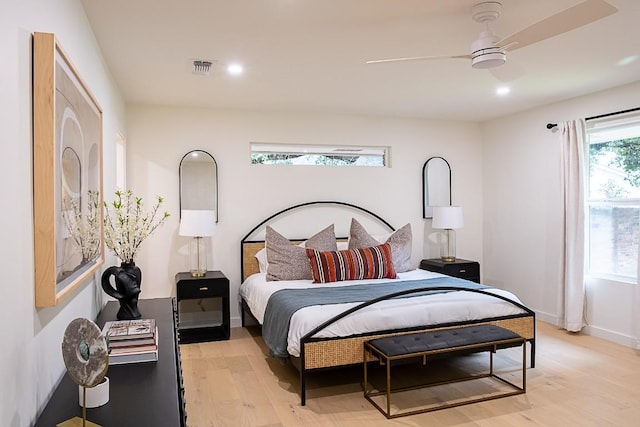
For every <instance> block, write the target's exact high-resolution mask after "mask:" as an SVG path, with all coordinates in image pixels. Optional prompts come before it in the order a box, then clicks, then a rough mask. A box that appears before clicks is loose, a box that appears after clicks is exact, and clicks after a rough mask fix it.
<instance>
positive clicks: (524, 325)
mask: <svg viewBox="0 0 640 427" xmlns="http://www.w3.org/2000/svg"><path fill="white" fill-rule="evenodd" d="M325 204H329V205H336V206H341V207H346V208H348V209H352V210H355V211H357V212H359V213H360V214H364V215H367V216H369V217H371V218H373V219H375V220H376V221H378V222H379V223H380V224H382V225H384V226H385V227H386V228H388V229H389V230H390V231H395V229H394V228H393V227H392V226H391V225H390V224H389V223H388V222H387V221H385V220H384V219H383V218H381V217H380V216H378V215H376V214H375V213H373V212H371V211H369V210H366V209H364V208H361V207H359V206H356V205H353V204H350V203H346V202H336V201H315V202H307V203H302V204H299V205H295V206H291V207H289V208H286V209H283V210H281V211H279V212H277V213H275V214H273V215H271V216H270V217H268V218H266V219H265V220H263V221H261V222H260V223H259V224H258V225H256V226H255V227H254V228H253V229H252V230H251V231H250V232H249V233H247V235H245V236H244V237H243V238H242V240H241V242H240V248H241V254H240V258H241V274H242V280H243V281H244V280H245V279H246V278H248V277H249V276H250V275H252V274H254V273H257V272H258V271H259V267H258V261H257V259H256V258H255V254H256V253H257V252H258V251H259V250H260V249H262V248H264V244H265V242H264V240H251V237H252V236H253V235H254V234H255V233H256V231H257V230H260V229H261V228H264V227H265V226H266V225H267V224H268V223H269V222H271V221H273V220H275V219H276V218H278V217H281V216H283V215H286V214H289V213H290V212H291V211H293V210H297V209H301V208H304V207H308V206H314V205H316V206H317V205H325ZM340 240H346V239H338V241H340ZM302 241H304V239H300V240H299V241H296V240H292V243H294V244H295V243H298V242H302ZM438 289H440V290H452V291H457V290H464V291H467V292H476V293H481V294H485V295H489V296H491V297H494V298H499V299H502V300H504V301H507V302H509V303H511V304H513V305H515V306H517V307H519V308H521V309H522V310H524V312H525V313H523V314H519V315H512V316H503V317H493V318H487V319H481V320H476V321H470V322H455V323H445V324H438V325H425V326H418V327H412V328H406V329H393V330H383V331H377V332H372V333H365V334H358V335H351V336H348V337H336V338H315V337H314V335H316V334H317V333H318V332H320V331H322V330H323V329H324V328H326V327H327V326H329V325H331V324H333V323H335V322H337V321H338V320H340V319H342V318H343V317H346V316H348V315H350V314H351V313H353V312H355V311H358V310H360V309H363V308H365V307H368V306H370V305H372V304H376V303H378V302H380V301H384V300H388V299H391V298H394V297H397V296H401V295H407V294H411V293H417V292H424V291H429V290H433V288H428V287H427V288H420V289H413V290H409V291H401V292H396V293H393V294H389V295H385V296H383V297H380V298H376V299H373V300H370V301H366V302H363V303H361V304H359V305H357V306H355V307H352V308H351V309H349V310H347V311H345V312H343V313H341V314H339V315H337V316H335V317H334V318H332V319H329V320H327V321H326V322H325V323H323V324H321V325H319V326H318V327H317V328H315V329H314V330H312V331H310V332H309V333H308V334H306V335H305V336H303V337H302V338H301V340H300V356H299V357H293V356H290V357H289V360H290V361H291V363H292V364H293V365H294V366H295V367H296V368H297V369H298V371H299V372H300V404H301V405H302V406H304V405H305V404H306V375H307V373H309V372H311V371H316V370H321V369H328V368H335V367H341V366H348V365H361V364H362V362H363V358H364V356H363V354H364V350H363V349H364V342H365V341H369V340H372V339H376V338H382V337H388V336H393V335H401V334H408V333H415V332H424V331H434V330H438V329H449V328H455V327H459V326H465V325H481V324H492V325H497V326H500V327H503V328H505V329H508V330H510V331H513V332H515V333H517V334H518V335H520V336H522V337H523V338H525V339H526V340H527V341H528V342H529V343H530V348H531V367H532V368H533V367H535V313H534V311H533V310H531V309H529V308H528V307H526V306H524V305H522V304H520V303H517V302H514V301H511V300H510V299H508V298H505V297H503V296H500V295H495V294H492V293H490V292H486V291H484V290H481V289H467V288H457V287H455V286H452V287H447V288H443V287H439V288H438ZM241 316H242V326H246V325H247V322H246V321H247V316H249V317H250V318H251V319H252V321H253V322H255V324H258V322H257V320H256V319H255V316H253V313H251V309H250V308H249V306H248V305H247V303H246V302H245V301H244V300H242V301H241Z"/></svg>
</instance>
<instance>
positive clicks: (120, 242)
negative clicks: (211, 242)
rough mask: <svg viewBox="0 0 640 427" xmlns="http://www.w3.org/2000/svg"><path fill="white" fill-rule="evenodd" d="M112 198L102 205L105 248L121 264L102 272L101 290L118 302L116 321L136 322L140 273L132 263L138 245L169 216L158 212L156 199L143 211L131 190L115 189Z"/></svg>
mask: <svg viewBox="0 0 640 427" xmlns="http://www.w3.org/2000/svg"><path fill="white" fill-rule="evenodd" d="M115 196H116V197H115V199H114V201H113V202H112V203H110V204H109V203H107V202H104V208H105V212H104V238H105V244H106V245H107V248H109V249H110V250H111V251H112V252H113V253H114V254H115V255H116V256H117V257H118V258H120V261H121V264H120V266H119V267H117V266H112V267H109V268H107V269H106V270H105V271H104V273H103V274H102V289H104V291H105V292H106V293H107V294H108V295H110V296H112V297H114V298H116V299H117V300H119V301H120V309H119V310H118V314H117V317H118V320H128V319H139V318H140V317H142V316H141V314H140V312H139V311H138V295H139V294H140V285H141V282H142V272H141V271H140V268H139V267H138V266H136V264H135V256H136V254H137V252H138V250H139V249H140V245H141V244H142V242H143V241H144V240H145V239H146V238H147V237H149V236H150V235H151V233H153V232H154V231H155V230H156V228H158V227H159V226H160V225H161V224H162V223H163V222H164V221H165V220H166V219H167V218H168V217H169V213H168V212H161V211H160V206H161V205H162V203H163V202H164V199H163V198H162V197H160V196H158V198H157V200H156V202H155V204H154V205H153V207H152V208H151V210H149V211H145V210H144V203H143V200H142V198H141V197H137V196H134V194H133V191H131V190H117V191H116V192H115ZM111 276H113V277H114V281H115V283H116V286H115V288H114V287H113V285H112V284H111V281H110V278H111Z"/></svg>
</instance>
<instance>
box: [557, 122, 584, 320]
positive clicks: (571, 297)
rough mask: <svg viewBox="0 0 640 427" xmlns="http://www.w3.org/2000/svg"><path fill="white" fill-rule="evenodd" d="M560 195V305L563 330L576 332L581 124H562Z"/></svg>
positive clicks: (580, 284)
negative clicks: (561, 238)
mask: <svg viewBox="0 0 640 427" xmlns="http://www.w3.org/2000/svg"><path fill="white" fill-rule="evenodd" d="M561 131H562V152H561V160H562V166H561V170H562V195H563V199H564V206H563V207H564V209H563V214H564V221H563V224H564V227H563V231H564V236H563V237H564V239H563V241H564V256H563V260H562V261H563V266H562V271H563V277H562V279H563V283H562V286H563V293H562V296H563V304H562V305H563V306H562V307H561V313H562V315H563V317H564V328H565V329H566V330H568V331H572V332H577V331H580V330H581V329H582V327H583V326H584V298H585V281H584V271H585V201H584V200H585V194H584V193H585V167H586V166H585V159H584V142H585V124H584V120H571V121H566V122H563V123H562V127H561Z"/></svg>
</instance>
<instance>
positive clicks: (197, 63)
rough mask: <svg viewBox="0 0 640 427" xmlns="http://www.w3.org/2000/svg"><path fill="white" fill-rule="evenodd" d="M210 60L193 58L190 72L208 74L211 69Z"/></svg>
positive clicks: (201, 74) (200, 74)
mask: <svg viewBox="0 0 640 427" xmlns="http://www.w3.org/2000/svg"><path fill="white" fill-rule="evenodd" d="M212 65H213V62H212V61H207V60H204V59H195V60H194V61H193V67H192V69H191V73H192V74H195V75H198V76H207V77H208V76H210V75H211V70H212Z"/></svg>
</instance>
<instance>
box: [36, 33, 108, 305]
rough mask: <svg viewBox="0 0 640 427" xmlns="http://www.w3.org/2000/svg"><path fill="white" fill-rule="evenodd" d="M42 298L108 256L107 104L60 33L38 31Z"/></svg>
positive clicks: (55, 298)
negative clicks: (75, 63)
mask: <svg viewBox="0 0 640 427" xmlns="http://www.w3.org/2000/svg"><path fill="white" fill-rule="evenodd" d="M33 209H34V212H33V216H34V247H35V251H34V257H35V304H36V306H37V307H50V306H54V305H56V304H58V303H59V302H60V301H62V300H63V299H64V298H65V297H67V296H68V295H69V294H70V293H71V292H72V291H73V290H74V289H75V288H76V287H77V286H79V285H80V284H81V283H83V282H85V281H86V280H87V279H88V278H89V277H90V276H91V275H92V274H93V273H94V272H95V271H96V270H97V269H98V268H100V266H101V265H102V263H103V262H104V248H103V246H104V243H103V238H102V235H103V233H102V232H103V229H102V227H103V221H102V215H103V208H102V109H101V108H100V106H99V105H98V103H97V102H96V99H95V98H94V96H93V95H92V94H91V92H90V91H89V89H88V87H87V85H86V84H85V83H84V81H83V80H82V78H81V77H80V75H79V74H78V72H77V71H76V69H75V68H74V66H73V64H72V63H71V61H69V58H68V57H67V55H66V54H65V53H64V52H63V50H62V48H61V47H60V45H59V44H58V42H57V41H56V39H55V37H54V35H53V34H49V33H34V34H33Z"/></svg>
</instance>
